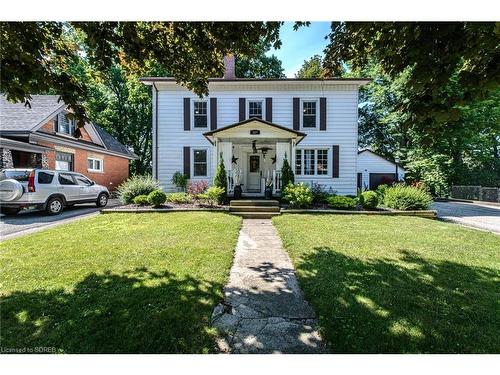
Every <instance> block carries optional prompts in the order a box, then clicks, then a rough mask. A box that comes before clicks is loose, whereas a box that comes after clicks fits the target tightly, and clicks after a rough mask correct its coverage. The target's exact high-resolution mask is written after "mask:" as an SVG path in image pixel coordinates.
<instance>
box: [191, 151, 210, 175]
mask: <svg viewBox="0 0 500 375" xmlns="http://www.w3.org/2000/svg"><path fill="white" fill-rule="evenodd" d="M207 159H208V157H207V150H206V149H199V150H196V149H195V150H193V177H207V175H208V164H207Z"/></svg>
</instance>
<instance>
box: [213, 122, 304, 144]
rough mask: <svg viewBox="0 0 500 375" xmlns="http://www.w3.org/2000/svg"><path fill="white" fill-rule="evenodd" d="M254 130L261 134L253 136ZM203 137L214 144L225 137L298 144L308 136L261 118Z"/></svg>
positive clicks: (218, 130)
mask: <svg viewBox="0 0 500 375" xmlns="http://www.w3.org/2000/svg"><path fill="white" fill-rule="evenodd" d="M252 128H255V129H252ZM235 130H241V132H240V133H237V132H235ZM244 130H249V131H248V132H247V133H245V132H244ZM252 130H258V131H259V132H258V133H254V134H252V132H251V131H252ZM262 130H263V131H264V132H263V131H262ZM203 135H204V136H205V138H207V139H208V141H209V142H210V143H212V144H213V143H214V140H215V138H224V136H226V137H234V136H235V135H236V136H237V137H238V138H248V139H259V138H277V139H279V138H288V139H295V140H296V141H297V143H299V142H300V141H302V139H304V137H305V136H306V134H305V133H302V132H299V131H297V130H293V129H289V128H287V127H284V126H281V125H278V124H274V123H272V122H269V121H265V120H262V119H259V118H250V119H248V120H243V121H240V122H236V123H234V124H231V125H228V126H224V127H222V128H219V129H215V130H211V131H208V132H205V133H203Z"/></svg>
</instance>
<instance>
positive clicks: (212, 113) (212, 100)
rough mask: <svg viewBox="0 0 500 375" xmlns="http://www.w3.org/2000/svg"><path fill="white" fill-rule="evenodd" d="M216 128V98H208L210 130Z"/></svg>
mask: <svg viewBox="0 0 500 375" xmlns="http://www.w3.org/2000/svg"><path fill="white" fill-rule="evenodd" d="M215 129H217V98H210V130H215Z"/></svg>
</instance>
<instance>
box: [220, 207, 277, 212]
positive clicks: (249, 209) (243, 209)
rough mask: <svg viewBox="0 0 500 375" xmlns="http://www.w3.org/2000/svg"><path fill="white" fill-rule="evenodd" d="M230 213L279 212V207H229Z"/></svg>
mask: <svg viewBox="0 0 500 375" xmlns="http://www.w3.org/2000/svg"><path fill="white" fill-rule="evenodd" d="M229 211H231V212H280V207H279V206H229Z"/></svg>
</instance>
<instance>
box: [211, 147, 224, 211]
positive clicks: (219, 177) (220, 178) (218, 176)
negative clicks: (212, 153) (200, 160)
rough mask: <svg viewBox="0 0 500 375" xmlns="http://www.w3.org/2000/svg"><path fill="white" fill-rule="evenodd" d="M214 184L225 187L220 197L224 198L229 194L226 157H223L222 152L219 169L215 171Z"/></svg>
mask: <svg viewBox="0 0 500 375" xmlns="http://www.w3.org/2000/svg"><path fill="white" fill-rule="evenodd" d="M214 186H216V187H219V188H221V189H224V191H223V193H222V194H221V196H220V199H221V200H224V199H225V197H226V196H227V173H226V167H225V166H224V158H223V157H222V152H221V153H220V159H219V165H218V166H217V170H216V171H215V176H214ZM219 203H221V202H219Z"/></svg>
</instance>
